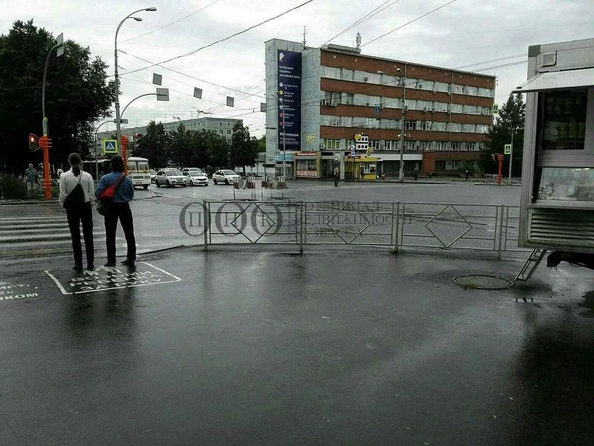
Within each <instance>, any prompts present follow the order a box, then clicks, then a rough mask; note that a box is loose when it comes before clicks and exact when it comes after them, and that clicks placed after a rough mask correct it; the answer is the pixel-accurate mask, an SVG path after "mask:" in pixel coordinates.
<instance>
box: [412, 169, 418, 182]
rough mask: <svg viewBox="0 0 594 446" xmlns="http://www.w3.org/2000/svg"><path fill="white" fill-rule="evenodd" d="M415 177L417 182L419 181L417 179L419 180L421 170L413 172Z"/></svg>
mask: <svg viewBox="0 0 594 446" xmlns="http://www.w3.org/2000/svg"><path fill="white" fill-rule="evenodd" d="M413 177H415V181H417V179H418V178H419V169H416V168H415V170H413Z"/></svg>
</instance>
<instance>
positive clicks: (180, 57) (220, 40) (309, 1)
mask: <svg viewBox="0 0 594 446" xmlns="http://www.w3.org/2000/svg"><path fill="white" fill-rule="evenodd" d="M313 1H314V0H307V1H306V2H303V3H301V4H300V5H298V6H295V7H294V8H291V9H288V10H286V11H285V12H282V13H280V14H277V15H275V16H274V17H270V18H268V19H266V20H264V21H262V22H260V23H257V24H256V25H252V26H250V27H249V28H246V29H244V30H243V31H239V32H236V33H235V34H231V35H230V36H228V37H225V38H223V39H219V40H217V41H215V42H212V43H209V44H208V45H204V46H202V47H200V48H197V49H195V50H193V51H189V52H187V53H185V54H181V55H179V56H175V57H172V58H171V59H167V60H164V61H161V62H157V63H153V64H152V65H149V66H147V67H144V68H139V69H137V70H134V71H129V72H128V73H136V72H138V71H142V70H147V69H149V68H152V67H156V66H160V67H162V66H163V64H166V63H169V62H172V61H174V60H178V59H182V58H184V57H188V56H191V55H193V54H196V53H197V52H198V51H202V50H204V49H206V48H210V47H211V46H214V45H216V44H218V43H221V42H225V41H227V40H230V39H232V38H233V37H237V36H239V35H241V34H245V33H246V32H248V31H251V30H252V29H254V28H258V27H259V26H262V25H264V24H265V23H268V22H271V21H272V20H276V19H278V18H279V17H282V16H284V15H286V14H288V13H289V12H292V11H295V10H296V9H299V8H302V7H303V6H305V5H307V4H308V3H311V2H313ZM454 1H455V0H454Z"/></svg>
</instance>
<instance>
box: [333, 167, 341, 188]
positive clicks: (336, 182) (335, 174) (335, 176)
mask: <svg viewBox="0 0 594 446" xmlns="http://www.w3.org/2000/svg"><path fill="white" fill-rule="evenodd" d="M339 180H340V171H339V170H338V167H335V168H334V187H338V181H339Z"/></svg>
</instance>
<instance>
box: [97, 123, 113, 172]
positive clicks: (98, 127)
mask: <svg viewBox="0 0 594 446" xmlns="http://www.w3.org/2000/svg"><path fill="white" fill-rule="evenodd" d="M108 122H110V120H109V119H108V120H107V121H103V122H102V123H101V124H99V125H98V126H97V128H96V129H95V181H99V164H98V163H97V150H98V147H97V146H98V142H99V141H98V140H97V133H99V129H100V128H101V126H103V125H104V124H107V123H108Z"/></svg>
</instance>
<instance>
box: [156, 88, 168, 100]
mask: <svg viewBox="0 0 594 446" xmlns="http://www.w3.org/2000/svg"><path fill="white" fill-rule="evenodd" d="M157 101H169V88H157Z"/></svg>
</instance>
